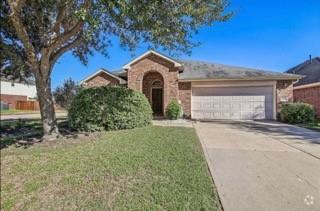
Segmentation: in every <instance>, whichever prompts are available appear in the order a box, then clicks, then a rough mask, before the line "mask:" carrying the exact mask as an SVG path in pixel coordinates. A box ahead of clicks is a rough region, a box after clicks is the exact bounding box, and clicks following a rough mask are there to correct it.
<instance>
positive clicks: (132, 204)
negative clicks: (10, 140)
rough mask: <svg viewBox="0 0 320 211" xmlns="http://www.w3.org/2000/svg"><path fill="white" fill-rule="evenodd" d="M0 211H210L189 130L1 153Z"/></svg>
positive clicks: (203, 170)
mask: <svg viewBox="0 0 320 211" xmlns="http://www.w3.org/2000/svg"><path fill="white" fill-rule="evenodd" d="M1 197H2V199H1V209H3V210H11V209H12V210H39V209H41V210H62V209H65V210H76V209H80V210H114V209H115V210H217V209H218V205H217V198H216V194H215V191H214V188H213V184H212V181H211V178H210V176H209V173H208V169H207V166H206V163H205V160H204V157H203V153H202V151H201V147H200V145H199V141H198V139H197V136H196V134H195V131H194V129H193V128H178V127H172V128H170V127H154V126H150V127H146V128H139V129H133V130H123V131H115V132H105V133H102V134H98V135H91V136H89V137H82V139H79V140H78V139H77V140H63V141H60V142H56V143H50V144H45V143H41V144H36V145H33V146H31V147H29V148H27V149H24V148H22V147H20V148H16V147H14V145H11V146H9V147H8V148H4V149H2V150H1Z"/></svg>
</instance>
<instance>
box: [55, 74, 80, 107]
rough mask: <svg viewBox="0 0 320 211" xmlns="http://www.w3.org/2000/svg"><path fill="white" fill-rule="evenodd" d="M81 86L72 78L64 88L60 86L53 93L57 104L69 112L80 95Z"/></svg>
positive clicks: (66, 82) (66, 81) (65, 82)
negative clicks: (73, 101)
mask: <svg viewBox="0 0 320 211" xmlns="http://www.w3.org/2000/svg"><path fill="white" fill-rule="evenodd" d="M80 88H81V87H80V86H79V85H78V84H77V83H76V82H74V81H73V80H72V79H71V78H69V79H67V80H65V81H64V83H63V85H62V86H58V87H57V88H56V90H54V92H53V97H54V99H55V102H56V103H57V104H58V105H59V106H61V107H62V108H64V109H66V110H69V108H70V105H71V103H72V100H73V99H74V97H75V96H76V95H77V94H78V93H79V91H80Z"/></svg>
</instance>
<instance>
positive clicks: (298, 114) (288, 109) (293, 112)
mask: <svg viewBox="0 0 320 211" xmlns="http://www.w3.org/2000/svg"><path fill="white" fill-rule="evenodd" d="M279 116H280V120H281V121H283V122H287V123H291V124H305V123H311V122H314V121H315V111H314V109H313V106H312V105H309V104H307V103H286V104H283V105H282V106H281V111H280V115H279Z"/></svg>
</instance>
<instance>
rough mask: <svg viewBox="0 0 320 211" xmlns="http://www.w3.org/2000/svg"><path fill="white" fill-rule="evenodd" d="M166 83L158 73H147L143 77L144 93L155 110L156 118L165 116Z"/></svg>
mask: <svg viewBox="0 0 320 211" xmlns="http://www.w3.org/2000/svg"><path fill="white" fill-rule="evenodd" d="M163 87H164V82H163V77H162V75H161V74H160V73H158V72H154V71H151V72H147V73H146V74H145V75H144V76H143V82H142V91H143V93H144V94H145V96H146V97H147V98H148V100H149V102H150V105H151V107H152V110H153V114H154V115H156V116H162V115H163V111H164V109H163V96H164V90H163Z"/></svg>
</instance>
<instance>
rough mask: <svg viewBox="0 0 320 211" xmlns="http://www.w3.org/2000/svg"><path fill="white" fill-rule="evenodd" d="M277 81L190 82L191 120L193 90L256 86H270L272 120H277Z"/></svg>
mask: <svg viewBox="0 0 320 211" xmlns="http://www.w3.org/2000/svg"><path fill="white" fill-rule="evenodd" d="M276 85H277V81H250V82H245V81H237V82H235V81H232V82H229V81H226V82H192V83H191V118H193V117H192V110H193V109H192V104H193V101H192V98H193V88H197V87H221V88H223V87H243V86H244V87H256V86H259V87H260V86H272V91H273V119H274V120H275V119H276V118H277V106H276V105H277V89H276Z"/></svg>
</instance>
